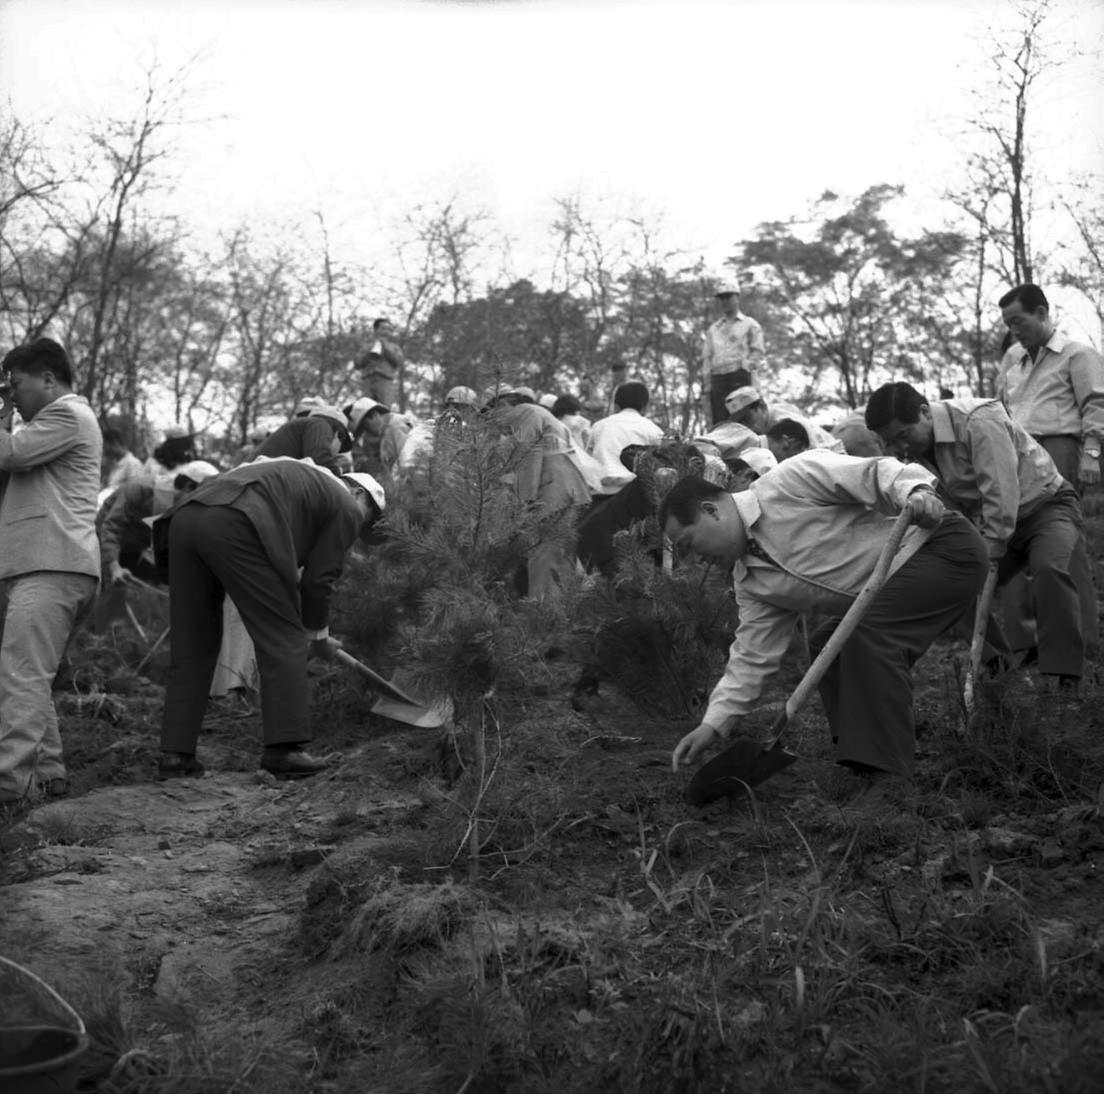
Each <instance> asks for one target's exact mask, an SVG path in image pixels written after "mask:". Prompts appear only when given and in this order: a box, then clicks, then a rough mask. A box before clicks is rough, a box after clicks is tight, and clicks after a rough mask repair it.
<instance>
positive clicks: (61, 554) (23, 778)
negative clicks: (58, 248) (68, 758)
mask: <svg viewBox="0 0 1104 1094" xmlns="http://www.w3.org/2000/svg"><path fill="white" fill-rule="evenodd" d="M0 367H2V370H3V372H4V374H5V379H6V380H7V382H8V383H9V384H10V393H11V403H12V405H13V406H14V408H15V409H16V410H18V411H19V413H20V416H21V417H22V418H23V420H24V421H25V422H26V423H27V426H26V427H25V428H24V429H22V430H20V431H19V432H18V433H17V434H15V435H12V434H11V433H10V432H9V429H10V422H11V418H10V413H9V414H8V415H7V420H6V421H2V428H0V472H2V473H3V474H0V491H2V494H0V619H2V623H0V631H2V638H0V801H18V800H19V799H21V798H23V797H25V796H27V795H29V794H33V793H35V792H36V791H38V792H42V793H46V794H49V795H52V796H58V795H61V794H64V793H65V792H66V790H67V789H68V787H67V780H66V773H65V764H64V762H63V759H62V746H61V736H60V735H59V733H58V720H57V712H56V711H55V710H54V704H53V701H52V700H51V698H50V689H51V686H52V684H53V680H54V676H55V675H56V673H57V670H58V665H59V664H60V663H61V658H62V654H63V653H64V652H65V645H66V643H67V642H68V641H69V635H70V633H71V632H72V630H73V626H74V624H75V623H76V622H77V619H78V618H79V616H80V614H81V612H82V611H83V610H84V609H85V608H86V607H87V606H88V605H89V604H90V603H91V601H92V598H93V596H94V595H95V593H96V586H97V583H98V581H99V575H100V548H99V543H98V541H97V539H96V499H97V494H98V492H99V489H100V460H101V457H102V454H103V441H102V438H101V436H100V427H99V425H98V424H97V423H96V416H95V414H93V413H92V408H91V407H90V406H89V405H88V403H87V401H86V400H85V399H83V398H81V397H80V396H79V395H76V394H74V392H73V369H72V366H71V364H70V363H69V355H68V354H67V353H66V352H65V350H64V349H63V348H62V347H61V346H60V345H58V343H57V342H55V341H53V340H52V339H50V338H39V339H37V340H36V341H34V342H31V343H30V344H28V345H25V346H19V347H17V348H16V349H13V350H11V352H10V353H8V354H7V356H6V357H5V358H4V361H3V364H2V366H0ZM3 418H4V415H3V414H2V413H0V420H2V419H3Z"/></svg>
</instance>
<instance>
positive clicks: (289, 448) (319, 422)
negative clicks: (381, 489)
mask: <svg viewBox="0 0 1104 1094" xmlns="http://www.w3.org/2000/svg"><path fill="white" fill-rule="evenodd" d="M352 447H353V439H352V437H350V436H349V419H348V418H346V417H345V415H344V414H342V412H341V411H340V410H338V409H337V407H335V406H316V407H314V408H313V409H312V410H311V411H310V413H309V414H308V415H307V416H306V417H305V418H292V419H291V421H290V422H285V423H284V424H283V425H282V426H280V428H279V429H277V430H275V431H274V432H272V433H270V434H269V435H268V436H267V437H266V438H265V439H264V440H263V441H262V442H261V443H260V445H258V447H257V450H256V452H254V453H253V459H257V458H258V457H259V456H266V457H268V458H269V459H271V458H273V457H274V456H290V457H291V458H292V459H294V460H304V459H311V460H314V462H315V463H316V464H318V466H319V467H324V468H326V470H327V471H332V472H333V473H334V474H335V475H339V474H341V465H340V460H339V458H338V457H339V456H340V454H341V453H342V452H348V451H349V449H350V448H352Z"/></svg>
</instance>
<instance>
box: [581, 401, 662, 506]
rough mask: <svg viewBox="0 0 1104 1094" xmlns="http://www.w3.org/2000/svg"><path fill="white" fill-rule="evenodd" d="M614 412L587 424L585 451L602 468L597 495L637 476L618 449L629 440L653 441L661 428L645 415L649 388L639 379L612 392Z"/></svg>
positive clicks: (611, 492)
mask: <svg viewBox="0 0 1104 1094" xmlns="http://www.w3.org/2000/svg"><path fill="white" fill-rule="evenodd" d="M613 405H614V406H615V407H617V412H616V413H615V414H611V415H610V416H609V417H608V418H601V419H600V420H599V421H597V422H595V423H594V425H592V426H591V427H590V444H589V446H588V451H589V452H590V454H591V455H592V456H593V457H594V458H595V460H597V461H598V464H599V465H600V468H601V480H602V486H601V491H600V493H599V494H597V495H596V496H595V500H597V499H598V498H602V499H603V500H604V499H605V498H609V497H612V496H613V495H614V494H616V493H617V492H618V490H620V489H621V488H622V487H623V486H626V485H628V484H629V483H630V482H632V480H633V479H634V478H635V477H636V476H635V475H634V474H633V473H632V472H631V471H629V470H628V468H626V467H625V465H624V464H623V463H622V462H621V453H622V451H623V450H624V449H626V448H628V447H629V445H632V444H640V445H646V446H648V445H656V444H659V443H660V441H662V440H663V430H662V429H661V428H660V427H659V426H658V425H656V424H655V422H652V421H649V420H648V419H647V418H645V417H644V411H645V410H647V409H648V388H647V386H646V385H644V384H642V383H641V382H640V381H639V380H627V381H625V383H623V384H619V385H618V387H617V390H616V391H615V392H614V393H613Z"/></svg>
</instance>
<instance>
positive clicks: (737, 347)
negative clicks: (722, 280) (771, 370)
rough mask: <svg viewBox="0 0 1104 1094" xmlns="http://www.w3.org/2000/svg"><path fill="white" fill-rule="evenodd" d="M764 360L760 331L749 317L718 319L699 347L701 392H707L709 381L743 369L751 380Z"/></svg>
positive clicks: (739, 316) (764, 352)
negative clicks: (749, 375) (700, 353)
mask: <svg viewBox="0 0 1104 1094" xmlns="http://www.w3.org/2000/svg"><path fill="white" fill-rule="evenodd" d="M765 358H766V347H765V346H764V344H763V328H762V327H761V326H760V325H759V323H758V322H757V321H756V320H754V319H752V318H751V316H750V315H744V314H743V313H742V312H737V313H736V314H735V315H734V316H732V317H731V318H729V317H728V316H727V315H726V316H724V317H723V318H721V319H718V320H717V321H716V322H715V323H714V324H713V325H712V326H711V327H710V328H709V329H708V330H707V331H706V332H705V336H704V345H703V347H702V389H703V390H704V391H709V390H710V388H711V387H712V386H713V385H712V377H714V376H718V375H720V374H722V373H727V372H735V371H736V370H737V369H739V368H746V369H747V370H748V372H750V373H752V375H753V376H754V373H755V370H756V369H757V368H758V367H759V366H760V365H762V363H763V361H764V360H765Z"/></svg>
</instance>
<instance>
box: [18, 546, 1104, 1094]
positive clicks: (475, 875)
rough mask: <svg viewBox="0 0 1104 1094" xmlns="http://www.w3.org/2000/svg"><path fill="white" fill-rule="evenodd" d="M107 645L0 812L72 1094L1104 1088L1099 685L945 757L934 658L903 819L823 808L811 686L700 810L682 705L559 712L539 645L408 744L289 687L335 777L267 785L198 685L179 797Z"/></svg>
mask: <svg viewBox="0 0 1104 1094" xmlns="http://www.w3.org/2000/svg"><path fill="white" fill-rule="evenodd" d="M1096 541H1097V542H1100V539H1099V538H1098V539H1097V540H1096ZM354 570H355V568H354ZM140 609H141V610H140V612H139V617H140V619H141V620H142V621H143V624H144V625H145V626H146V627H147V630H148V631H149V633H150V635H152V634H154V633H157V625H158V616H157V611H158V609H157V606H156V605H155V604H152V603H150V604H145V603H141V604H140ZM127 628H128V624H126V623H125V622H119V623H117V624H115V625H113V627H112V628H110V629H109V631H108V632H107V634H106V635H104V636H101V637H98V638H95V639H88V640H87V641H86V642H84V643H83V644H78V648H77V650H76V651H75V652H74V656H73V664H72V666H71V667H70V670H69V672H68V673H67V674H66V675H65V677H64V678H63V679H62V680H60V681H59V687H60V691H59V695H58V700H59V705H60V707H61V709H62V711H63V722H62V725H63V736H64V739H65V746H66V753H67V757H68V760H69V762H70V764H71V767H72V773H73V782H74V786H73V792H72V794H71V795H70V796H69V797H68V798H65V799H61V800H58V801H53V802H50V803H47V804H40V805H38V806H36V807H35V808H33V809H23V810H15V811H11V812H9V814H8V815H7V817H6V818H5V820H4V822H3V824H2V825H0V853H2V859H0V908H2V916H0V953H2V954H3V955H5V956H7V957H9V958H11V959H13V960H16V961H20V962H22V963H24V964H25V965H27V966H28V967H30V968H31V969H32V970H33V971H35V972H36V973H37V974H39V975H40V976H42V977H43V978H45V979H46V980H47V981H48V982H50V983H53V984H54V985H55V986H57V987H58V988H59V989H60V990H61V991H62V993H63V994H64V995H66V996H67V997H68V998H69V999H70V1001H71V1002H73V1003H74V1005H76V1006H77V1008H78V1009H79V1010H80V1011H81V1012H82V1013H83V1015H84V1017H85V1019H86V1022H87V1024H88V1026H89V1030H90V1033H91V1035H92V1039H93V1046H92V1049H91V1051H90V1052H89V1053H88V1055H87V1057H86V1060H85V1064H84V1074H83V1078H82V1087H81V1089H84V1090H89V1091H92V1090H99V1091H113V1092H117V1094H119V1092H138V1091H143V1092H149V1094H153V1092H169V1091H174V1092H175V1091H195V1092H218V1091H226V1092H229V1091H235V1092H243V1091H262V1090H263V1091H265V1092H266V1094H280V1092H283V1091H303V1092H308V1091H310V1092H319V1094H321V1092H324V1091H350V1092H373V1091H378V1092H381V1094H382V1092H386V1094H404V1092H411V1094H414V1092H423V1091H424V1092H437V1091H442V1092H445V1091H447V1092H454V1094H460V1092H467V1094H475V1092H492V1091H548V1092H552V1091H579V1092H584V1091H625V1092H629V1091H655V1092H668V1091H686V1092H691V1091H778V1092H782V1091H809V1092H835V1091H875V1092H881V1091H889V1090H900V1091H917V1092H920V1091H928V1092H941V1091H945V1092H955V1094H961V1092H973V1091H979V1092H980V1091H989V1092H1005V1091H1023V1092H1025V1094H1026V1092H1029V1091H1030V1092H1037V1091H1043V1092H1049V1094H1077V1092H1084V1094H1089V1092H1096V1091H1099V1090H1101V1089H1104V1047H1102V1046H1104V949H1102V944H1104V917H1102V915H1101V909H1102V908H1104V881H1102V878H1101V873H1102V872H1104V745H1102V743H1101V726H1102V722H1104V712H1102V710H1101V694H1102V693H1101V689H1100V685H1099V679H1100V667H1099V665H1096V664H1094V669H1093V677H1092V678H1091V679H1090V680H1089V681H1087V682H1086V684H1085V686H1084V689H1083V694H1082V697H1081V698H1080V699H1079V700H1078V701H1067V700H1064V699H1059V698H1057V697H1055V696H1053V695H1051V694H1049V693H1046V692H1045V691H1044V690H1043V689H1042V688H1041V686H1040V684H1039V681H1038V678H1037V677H1034V678H1031V677H1029V678H1028V680H1027V681H1020V682H1015V683H1013V682H1009V681H1005V682H1004V683H1002V685H1000V686H999V687H997V688H993V689H989V690H987V691H986V692H985V693H984V694H983V695H982V696H981V704H980V707H981V709H980V717H979V718H978V721H977V724H976V725H975V726H974V728H973V729H972V731H971V732H970V733H969V734H968V735H963V734H962V733H961V732H960V731H961V727H962V719H961V704H960V701H959V698H958V695H959V689H960V679H961V671H962V664H963V661H964V652H965V651H964V649H963V647H962V644H961V643H954V642H946V643H942V644H940V645H939V646H937V647H936V648H935V649H933V651H931V653H930V654H929V655H928V656H927V657H926V658H925V659H924V661H923V662H922V664H921V665H920V666H919V668H918V672H917V679H918V686H917V694H916V708H917V712H918V721H919V725H918V731H919V739H918V783H919V789H920V796H919V802H918V804H917V806H916V808H915V809H912V808H906V809H903V810H899V809H893V808H890V809H887V810H884V811H881V812H879V813H876V814H873V815H865V814H862V813H861V812H858V811H856V810H854V809H852V808H851V807H850V805H849V802H850V800H851V798H852V796H853V794H854V792H855V786H854V785H853V782H852V780H853V776H850V775H847V774H845V773H844V772H842V771H841V770H840V769H837V768H835V767H834V766H833V764H832V762H831V757H830V749H829V745H828V742H827V740H826V737H827V733H826V727H825V724H824V722H823V719H822V717H821V715H820V712H819V708H818V705H817V704H816V702H815V701H814V702H813V703H812V704H810V707H809V710H808V711H807V713H806V715H805V716H804V717H803V719H802V721H801V724H800V726H799V727H798V728H797V729H796V730H795V731H794V739H793V746H794V747H795V748H796V750H797V751H798V752H799V754H800V756H801V759H800V761H799V762H798V763H797V764H796V765H794V766H793V767H792V768H790V769H789V770H788V771H786V772H784V773H783V774H781V775H779V776H777V777H776V778H775V779H773V780H771V781H770V782H769V783H767V784H764V786H762V787H761V788H760V792H759V793H758V794H757V796H756V797H755V798H754V799H753V800H750V801H743V802H728V801H725V802H721V803H717V804H715V805H712V806H710V807H708V808H707V809H705V810H698V809H693V808H691V807H689V806H688V805H687V804H686V803H685V802H684V800H683V793H684V789H685V784H686V778H685V777H684V776H682V775H679V776H675V775H674V774H672V773H671V771H670V768H669V753H670V749H671V747H672V745H673V744H674V742H675V741H676V740H677V739H678V736H679V735H680V734H681V732H683V731H685V730H686V729H688V728H690V727H692V725H693V724H694V720H693V718H692V717H690V716H689V715H688V714H687V715H684V716H682V717H672V716H671V715H670V714H669V713H662V712H661V711H660V710H658V709H657V708H655V707H654V706H652V707H649V706H648V705H647V704H646V703H644V704H642V703H640V702H635V701H634V698H635V699H640V698H641V697H640V696H639V695H636V696H634V695H629V694H625V693H624V692H623V691H619V690H618V689H617V688H616V687H615V686H613V685H610V684H605V685H603V687H602V690H601V693H600V695H599V698H598V699H596V700H591V701H589V702H588V704H587V707H588V709H586V710H585V711H576V710H574V709H573V708H572V706H571V704H570V703H569V701H568V696H569V693H570V691H571V684H572V681H573V679H574V677H575V675H576V673H577V671H578V667H577V665H576V664H575V663H574V662H573V660H572V658H571V657H570V656H568V655H566V654H565V653H564V652H563V651H562V650H559V649H555V648H552V649H546V650H545V651H544V653H543V656H542V657H541V658H540V660H539V661H537V662H534V663H533V665H531V666H530V670H529V673H528V679H527V683H526V685H525V686H524V687H511V688H503V689H502V690H500V691H496V692H494V693H492V694H488V695H486V696H485V697H484V698H483V699H481V700H480V701H479V702H478V703H474V704H468V705H467V706H466V707H464V708H463V709H462V710H461V711H460V714H459V717H460V721H459V724H458V725H454V726H446V727H445V728H443V729H438V730H426V729H411V728H408V727H404V726H402V725H399V724H397V723H394V722H389V721H387V720H384V719H381V718H377V717H375V716H373V715H371V714H369V713H368V707H369V705H370V699H371V696H370V695H369V694H368V693H366V692H365V691H364V690H363V688H362V685H361V683H360V681H359V680H357V679H355V678H354V677H353V676H352V675H351V674H349V673H348V672H347V671H344V670H341V669H339V668H330V667H325V668H319V669H318V670H317V674H316V676H315V677H314V679H313V683H312V686H313V690H314V706H313V709H314V712H315V719H316V730H317V741H316V744H315V747H316V749H318V750H322V751H333V752H334V753H335V754H336V756H335V762H334V764H333V765H332V767H331V769H330V770H329V771H327V772H326V773H325V774H323V775H320V776H318V777H316V778H313V779H310V780H304V781H302V782H298V783H292V782H277V781H275V780H274V779H273V778H272V777H271V776H268V775H265V774H263V773H261V772H259V771H257V770H256V760H257V758H258V756H259V739H260V730H259V718H258V716H257V713H256V711H255V709H254V708H253V706H252V704H251V703H250V702H249V701H248V699H243V698H241V697H233V698H230V699H226V700H220V701H213V702H212V705H211V710H210V713H209V717H208V720H207V725H206V728H205V732H204V735H203V737H202V738H201V743H200V754H201V756H202V758H203V759H204V761H205V763H206V764H207V767H208V774H207V775H206V777H204V778H202V779H197V780H175V781H170V782H166V783H158V782H156V781H155V780H154V769H155V763H156V755H157V751H156V750H157V727H158V719H159V713H160V699H161V691H160V686H159V683H158V679H159V677H160V675H161V674H162V673H163V668H164V663H165V661H164V657H165V655H164V651H159V653H158V655H157V656H155V657H154V658H153V659H151V661H150V662H149V664H148V665H147V666H144V667H143V675H141V676H136V675H135V674H134V673H133V672H132V671H131V667H132V666H134V665H135V664H137V662H138V661H139V660H140V659H141V655H142V654H143V652H144V650H146V649H147V648H148V642H147V644H146V645H143V644H142V643H141V642H140V641H139V640H138V639H137V638H136V636H134V635H133V634H132V633H131V632H129V631H128V629H127ZM337 629H338V630H339V632H340V628H337ZM801 656H802V654H801V651H800V649H798V648H795V650H794V658H793V659H794V665H793V666H791V667H790V668H789V669H788V670H787V672H785V673H784V674H782V675H781V676H780V678H779V679H778V680H776V681H775V683H774V685H773V686H772V689H771V691H770V694H768V695H767V696H766V697H765V700H764V703H763V704H762V705H761V709H760V711H759V712H758V713H757V715H756V716H755V718H754V719H753V720H752V724H751V725H750V726H746V727H745V729H748V730H751V731H758V732H765V730H766V727H767V726H768V725H769V723H770V721H771V717H772V715H773V713H774V712H775V711H776V710H777V709H778V706H777V705H778V703H779V702H780V701H781V700H782V699H784V697H785V695H786V693H787V690H788V689H789V688H791V687H792V686H793V684H794V683H795V682H796V680H797V679H798V678H799V669H800V660H801ZM477 742H482V743H483V748H484V752H485V756H484V757H483V758H482V759H481V758H480V753H479V750H478V748H477V747H476V744H477Z"/></svg>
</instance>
